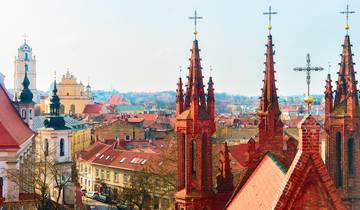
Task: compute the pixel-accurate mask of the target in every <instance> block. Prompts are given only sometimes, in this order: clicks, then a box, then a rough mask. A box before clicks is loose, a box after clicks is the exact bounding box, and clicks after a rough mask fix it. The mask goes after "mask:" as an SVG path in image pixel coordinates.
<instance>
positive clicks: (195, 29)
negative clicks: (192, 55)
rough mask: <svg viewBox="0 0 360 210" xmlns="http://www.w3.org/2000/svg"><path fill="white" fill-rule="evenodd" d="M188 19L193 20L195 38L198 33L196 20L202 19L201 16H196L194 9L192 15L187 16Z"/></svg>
mask: <svg viewBox="0 0 360 210" xmlns="http://www.w3.org/2000/svg"><path fill="white" fill-rule="evenodd" d="M189 19H191V20H194V36H195V39H196V35H197V34H198V32H197V20H200V19H203V17H199V16H197V12H196V10H195V12H194V16H193V17H189Z"/></svg>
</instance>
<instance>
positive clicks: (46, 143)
mask: <svg viewBox="0 0 360 210" xmlns="http://www.w3.org/2000/svg"><path fill="white" fill-rule="evenodd" d="M44 155H45V156H48V155H49V140H48V139H45V141H44Z"/></svg>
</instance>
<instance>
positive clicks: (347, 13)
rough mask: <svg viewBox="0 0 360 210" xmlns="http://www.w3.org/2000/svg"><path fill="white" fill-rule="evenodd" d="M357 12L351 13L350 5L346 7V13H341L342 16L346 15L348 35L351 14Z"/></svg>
mask: <svg viewBox="0 0 360 210" xmlns="http://www.w3.org/2000/svg"><path fill="white" fill-rule="evenodd" d="M354 13H355V11H349V5H346V11H342V12H340V14H345V15H346V25H345V29H346V33H348V31H349V29H350V26H349V14H354Z"/></svg>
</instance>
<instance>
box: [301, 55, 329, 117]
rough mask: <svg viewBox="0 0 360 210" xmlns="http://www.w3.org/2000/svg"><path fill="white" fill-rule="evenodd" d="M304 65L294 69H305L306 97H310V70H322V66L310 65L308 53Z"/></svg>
mask: <svg viewBox="0 0 360 210" xmlns="http://www.w3.org/2000/svg"><path fill="white" fill-rule="evenodd" d="M306 63H307V65H306V67H296V68H294V71H305V72H306V84H307V97H310V82H311V71H322V70H324V68H323V67H311V60H310V54H309V53H308V54H307V55H306ZM310 103H312V102H310ZM310 103H307V104H308V113H309V114H310Z"/></svg>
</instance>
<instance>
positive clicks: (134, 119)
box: [127, 117, 144, 123]
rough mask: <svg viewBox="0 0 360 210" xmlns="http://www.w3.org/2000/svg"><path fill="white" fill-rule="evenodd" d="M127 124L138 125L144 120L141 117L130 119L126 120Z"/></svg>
mask: <svg viewBox="0 0 360 210" xmlns="http://www.w3.org/2000/svg"><path fill="white" fill-rule="evenodd" d="M127 121H128V122H129V123H140V122H143V121H144V118H141V117H130V118H128V119H127Z"/></svg>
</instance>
